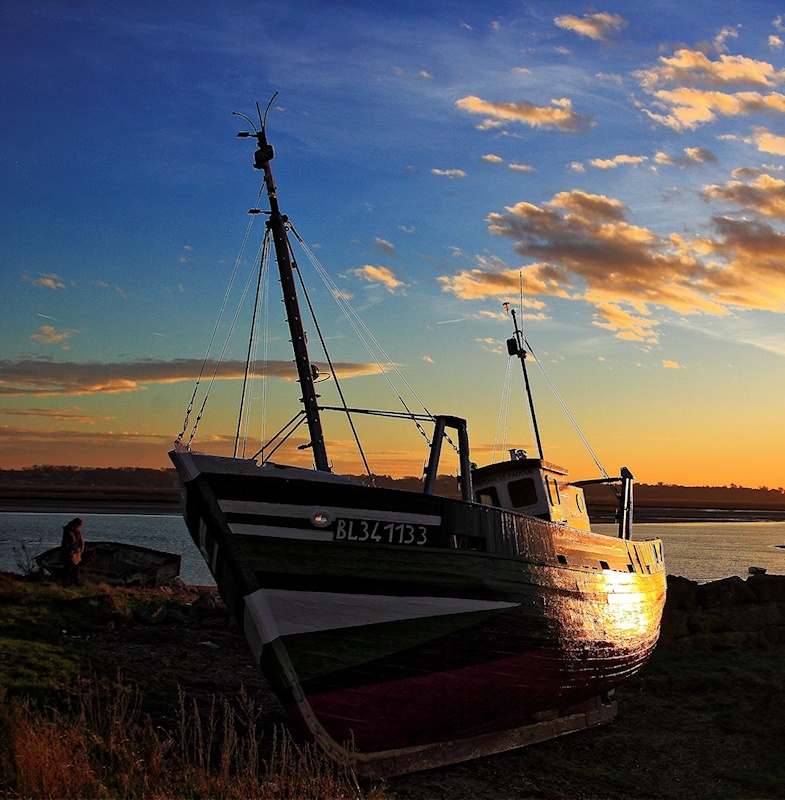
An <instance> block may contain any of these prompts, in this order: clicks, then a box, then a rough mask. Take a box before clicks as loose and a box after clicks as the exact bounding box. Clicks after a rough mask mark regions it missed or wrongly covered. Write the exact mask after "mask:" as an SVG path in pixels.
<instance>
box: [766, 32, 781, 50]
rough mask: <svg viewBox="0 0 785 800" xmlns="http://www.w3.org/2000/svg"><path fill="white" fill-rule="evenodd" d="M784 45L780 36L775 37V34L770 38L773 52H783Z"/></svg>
mask: <svg viewBox="0 0 785 800" xmlns="http://www.w3.org/2000/svg"><path fill="white" fill-rule="evenodd" d="M782 44H783V42H782V39H780V37H779V36H775V35H774V34H772V35H771V36H769V47H770V48H771V49H772V50H782Z"/></svg>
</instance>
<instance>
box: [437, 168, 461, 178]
mask: <svg viewBox="0 0 785 800" xmlns="http://www.w3.org/2000/svg"><path fill="white" fill-rule="evenodd" d="M431 173H433V174H434V175H439V176H440V177H442V178H466V177H468V175H469V173H468V172H465V171H464V170H462V169H436V168H434V169H432V170H431Z"/></svg>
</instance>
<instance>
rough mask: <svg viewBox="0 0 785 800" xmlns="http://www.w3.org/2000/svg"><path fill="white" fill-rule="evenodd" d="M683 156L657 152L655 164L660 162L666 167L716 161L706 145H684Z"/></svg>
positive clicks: (680, 166)
mask: <svg viewBox="0 0 785 800" xmlns="http://www.w3.org/2000/svg"><path fill="white" fill-rule="evenodd" d="M683 152H684V155H683V156H670V155H668V154H667V153H663V152H659V153H656V154H655V156H654V162H655V164H662V165H665V166H668V167H679V168H680V169H684V168H685V167H689V166H694V165H695V164H709V163H716V162H717V156H716V155H714V153H712V151H711V150H709V149H708V148H706V147H685V148H684V150H683Z"/></svg>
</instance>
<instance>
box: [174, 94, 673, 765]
mask: <svg viewBox="0 0 785 800" xmlns="http://www.w3.org/2000/svg"><path fill="white" fill-rule="evenodd" d="M271 102H272V101H271ZM257 109H258V107H257ZM268 109H269V106H268ZM238 116H242V115H238ZM244 119H246V120H247V121H248V122H251V121H250V120H248V118H247V117H244ZM265 121H266V114H265V115H264V118H263V117H262V114H261V111H259V128H258V129H257V128H256V125H255V124H254V123H253V122H251V125H252V126H253V128H254V132H253V133H244V134H239V135H241V136H250V137H252V138H255V139H256V140H257V143H258V149H257V150H256V153H255V156H254V167H255V168H256V169H259V170H261V171H262V172H263V187H264V188H266V192H267V197H268V200H269V204H270V210H269V212H265V213H266V214H267V215H268V216H267V220H266V240H265V241H266V242H267V244H266V245H265V248H266V247H269V242H270V241H271V242H272V247H273V248H274V251H275V257H276V261H277V266H278V274H279V276H280V281H281V285H282V289H283V299H284V304H285V308H286V314H287V321H288V325H289V332H290V335H291V344H292V347H293V350H294V361H295V366H296V370H297V380H298V383H299V389H300V391H301V400H300V402H301V404H302V408H301V410H300V411H299V412H298V413H297V414H296V415H295V417H294V419H293V420H292V422H291V423H290V425H289V426H286V427H285V428H284V429H282V432H281V437H280V438H283V439H285V438H287V437H288V436H290V435H291V432H292V431H293V430H294V429H295V428H296V425H297V424H298V423H299V422H301V421H304V423H305V425H306V426H307V434H306V438H305V440H304V442H303V444H301V445H300V448H299V449H300V450H302V449H303V448H308V449H309V450H310V452H311V454H312V456H313V468H312V469H308V468H304V467H302V466H296V465H292V464H284V463H278V462H274V461H272V460H271V456H272V455H273V454H274V453H275V451H276V449H277V448H278V447H279V446H280V441H278V442H272V441H271V442H269V443H268V444H266V445H265V446H264V447H263V449H262V450H260V451H259V452H258V453H256V454H255V455H254V456H252V457H244V456H242V455H238V446H237V445H236V446H235V454H234V455H233V456H231V457H229V456H220V455H209V454H204V453H199V452H197V451H195V450H194V449H192V448H191V440H192V439H193V435H194V433H195V426H194V431H193V432H192V433H191V438H190V439H188V440H186V439H185V438H184V435H185V432H186V430H187V428H188V424H189V415H190V412H191V410H192V409H193V406H194V398H193V397H192V399H191V403H190V405H189V410H188V412H187V413H186V421H185V424H184V426H183V432H182V433H181V434H180V436H178V438H177V440H176V442H175V447H174V449H173V450H172V451H171V453H170V457H171V459H172V462H173V463H174V465H175V467H176V468H177V472H178V474H179V477H180V480H181V483H182V507H183V515H184V519H185V522H186V525H187V526H188V530H189V531H190V533H191V536H192V537H193V540H194V542H195V543H196V545H197V547H198V548H199V550H200V551H201V553H202V555H203V557H204V558H205V560H206V562H207V564H208V565H209V567H210V569H211V571H212V574H213V575H214V577H215V580H216V583H217V585H218V588H219V590H220V592H221V594H222V596H223V598H224V600H225V601H226V602H227V604H228V605H229V607H230V608H231V609H232V610H233V611H234V612H235V614H236V615H237V617H238V619H242V620H243V624H244V630H245V635H246V637H247V640H248V643H249V645H250V647H251V650H252V652H253V655H254V658H255V659H256V661H257V663H258V664H259V665H260V667H261V669H262V670H263V672H264V674H265V676H266V678H267V680H268V682H269V683H270V685H271V686H272V688H273V689H274V690H275V691H276V693H277V694H278V696H279V697H280V699H281V700H282V702H283V703H284V705H285V706H286V708H287V710H288V712H289V714H290V715H291V717H292V719H293V720H294V721H295V722H296V723H298V724H299V725H300V726H301V727H302V728H303V729H304V730H305V731H306V732H307V733H308V734H309V735H310V736H311V737H313V739H315V740H316V742H318V743H319V744H320V745H321V747H322V748H323V749H324V751H325V752H326V753H328V754H329V755H330V756H331V757H333V758H334V759H336V760H338V761H340V762H343V763H348V764H351V765H352V766H353V767H354V768H355V769H356V770H357V771H358V772H360V773H362V774H365V775H369V776H388V775H394V774H401V773H404V772H409V771H415V770H419V769H425V768H430V767H434V766H438V765H441V764H446V763H451V762H455V761H460V760H465V759H471V758H475V757H478V756H481V755H486V754H489V753H494V752H499V751H502V750H506V749H510V748H514V747H520V746H522V745H526V744H529V743H532V742H537V741H541V740H543V739H547V738H551V737H554V736H559V735H562V734H565V733H569V732H571V731H578V730H583V729H585V728H588V727H591V726H594V725H598V724H601V723H604V722H607V721H609V720H610V719H612V718H613V716H614V715H615V713H616V704H615V701H614V700H613V698H612V695H613V690H614V688H615V687H616V686H618V685H619V684H620V683H621V682H622V681H624V680H625V679H627V678H628V677H630V676H631V675H632V674H634V673H635V672H636V671H637V670H639V669H640V668H641V666H642V665H643V664H644V663H645V662H646V660H647V659H648V657H649V655H650V654H651V652H652V650H653V649H654V646H655V643H656V642H657V638H658V635H659V627H660V618H661V614H662V609H663V604H664V600H665V573H664V566H663V553H662V544H661V542H660V541H659V540H650V541H633V540H632V539H631V528H632V475H631V474H630V473H629V471H628V470H626V469H622V470H621V474H620V476H619V477H618V478H610V477H609V476H608V475H607V473H605V474H604V475H603V477H601V478H598V479H597V480H596V481H586V482H584V483H587V482H602V483H609V484H611V485H613V486H614V487H615V486H616V485H617V484H618V485H619V487H620V488H619V490H618V491H617V495H618V498H619V511H618V520H619V525H618V530H617V531H616V532H615V534H614V535H604V534H600V533H596V532H593V531H592V530H591V527H590V523H589V517H588V514H587V511H586V505H585V502H584V497H583V489H582V484H581V482H575V481H570V479H569V477H568V474H567V471H566V470H564V469H563V468H561V467H559V466H557V465H555V464H553V463H551V462H550V461H547V460H546V459H545V458H544V455H543V451H542V445H541V442H540V437H539V432H538V430H537V428H536V417H535V416H534V404H533V403H532V401H531V392H530V391H529V382H528V377H527V373H526V356H527V349H525V346H526V347H528V342H526V340H525V338H524V336H523V334H522V331H521V330H520V329H519V327H518V323H517V321H516V318H515V313H514V312H512V318H513V323H514V328H513V335H512V337H511V338H510V339H509V341H508V343H507V347H508V352H509V356H510V358H511V359H516V360H518V361H519V362H520V364H521V366H522V369H523V375H524V378H526V389H527V394H528V398H529V405H530V409H531V416H532V421H533V422H535V427H534V430H535V432H536V440H537V442H536V446H537V451H538V453H537V456H536V457H529V456H528V455H527V454H526V453H524V452H522V451H519V450H512V451H511V452H510V458H509V459H508V460H506V461H502V462H500V463H493V464H488V465H486V466H482V467H477V466H476V465H475V464H473V463H472V461H471V458H470V453H469V436H468V426H467V423H466V421H465V420H463V419H461V418H458V417H455V416H450V415H432V414H430V413H422V414H420V413H413V412H411V411H410V410H409V409H408V408H406V410H405V411H404V412H393V411H390V412H381V411H376V410H368V409H356V408H350V407H348V406H347V405H345V404H344V405H341V406H340V407H339V408H331V407H328V406H327V405H325V404H322V403H320V397H319V395H318V394H317V391H316V388H315V383H316V380H317V378H320V369H319V368H318V367H317V366H316V365H315V364H314V363H313V362H312V360H311V358H310V356H309V352H308V347H307V340H306V334H305V329H304V323H303V320H302V317H301V310H300V304H299V299H298V288H297V287H296V285H295V275H296V276H297V278H299V277H300V273H299V268H297V266H296V263H295V262H294V259H293V253H292V250H291V245H290V240H289V236H290V233H293V236H294V237H296V238H297V239H298V240H299V241H300V242H302V240H301V239H300V237H299V236H297V234H296V232H293V228H292V225H291V222H290V221H289V220H288V218H287V217H285V216H284V215H283V214H282V213H281V211H280V208H279V205H278V195H277V189H276V186H275V182H274V180H273V175H272V171H271V166H270V162H271V160H272V158H273V149H272V147H271V146H270V145H269V143H268V141H267V136H266V129H265ZM261 194H262V192H260V195H261ZM258 213H260V212H259V210H258V209H252V214H258ZM265 251H266V250H264V249H263V252H265ZM263 261H264V258H263V259H262V262H263ZM261 268H262V267H261V266H260V269H261ZM259 283H261V280H259ZM301 285H302V284H301ZM300 291H305V290H304V288H303V289H301V290H300ZM310 305H311V303H310V300H308V306H309V307H310ZM314 326H315V329H316V330H317V331H318V325H317V323H316V322H314ZM248 352H249V364H251V363H252V358H251V357H250V353H251V349H250V348H249V351H248ZM328 363H329V364H330V369H331V374H332V377H334V378H335V379H336V380H337V377H336V368H335V365H334V364H333V362H332V361H328ZM197 386H198V381H197ZM244 391H245V389H244ZM195 396H196V389H195V390H194V397H195ZM340 396H341V398H342V399H343V393H342V392H341V393H340ZM202 408H204V406H202ZM327 410H339V411H340V413H341V414H342V415H343V416H344V417H345V418H347V417H349V418H350V417H352V416H353V415H356V414H360V413H371V414H376V415H384V416H390V417H398V418H400V417H404V418H406V419H410V420H412V421H414V422H415V423H416V424H417V425H418V426H422V425H425V424H431V425H433V431H434V432H433V435H432V436H431V439H430V452H429V456H428V465H427V468H426V470H425V477H424V480H423V489H422V491H402V490H398V489H391V488H379V487H376V486H374V485H369V481H365V480H361V479H358V478H353V477H350V476H344V475H338V474H334V473H333V471H332V469H331V465H330V461H329V459H328V455H327V451H326V446H325V437H324V434H323V431H322V413H323V412H325V411H327ZM199 416H200V417H201V412H200V414H199ZM197 422H198V418H197ZM239 431H240V424H239V422H238V436H239ZM448 432H454V433H453V434H452V435H453V436H454V438H455V440H456V441H457V444H453V440H452V439H451V438H450V435H449V433H448ZM445 442H447V443H448V445H450V446H452V447H453V448H454V449H455V450H456V451H457V453H458V461H459V464H460V470H459V471H460V476H459V482H460V497H454V496H441V495H440V494H438V492H437V486H438V482H437V472H438V466H439V462H440V455H441V451H442V445H443V444H444V443H445Z"/></svg>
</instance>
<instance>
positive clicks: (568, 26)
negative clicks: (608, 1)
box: [553, 12, 627, 42]
mask: <svg viewBox="0 0 785 800" xmlns="http://www.w3.org/2000/svg"><path fill="white" fill-rule="evenodd" d="M553 21H554V23H555V24H556V25H557V26H558V27H559V28H563V29H564V30H567V31H572V32H573V33H577V34H578V35H579V36H586V37H588V38H589V39H594V40H595V41H598V42H603V41H607V40H608V39H609V38H611V37H612V36H614V35H615V34H617V33H619V31H621V30H622V29H623V28H624V27H626V25H627V23H626V22H625V20H624V18H623V17H621V16H619V15H618V14H608V13H607V12H600V13H594V14H584V15H583V16H582V17H576V16H574V15H572V14H562V15H561V16H559V17H556V18H555V19H554V20H553Z"/></svg>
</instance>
